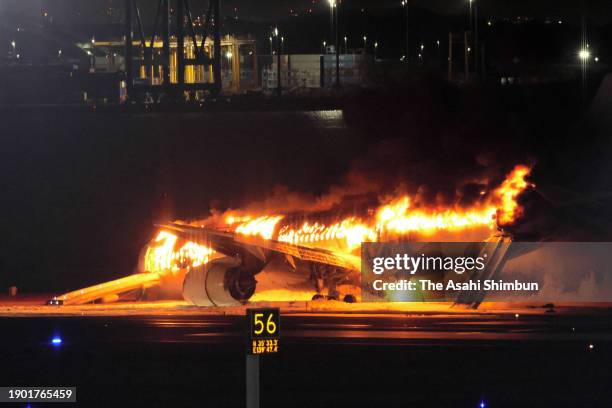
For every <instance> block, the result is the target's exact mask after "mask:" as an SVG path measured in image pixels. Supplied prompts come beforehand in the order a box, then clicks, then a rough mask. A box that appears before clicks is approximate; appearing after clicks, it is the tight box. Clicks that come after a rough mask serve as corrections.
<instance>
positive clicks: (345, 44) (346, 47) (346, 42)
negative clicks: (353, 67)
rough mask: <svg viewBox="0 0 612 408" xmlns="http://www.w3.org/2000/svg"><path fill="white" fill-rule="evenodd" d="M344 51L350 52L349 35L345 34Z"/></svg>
mask: <svg viewBox="0 0 612 408" xmlns="http://www.w3.org/2000/svg"><path fill="white" fill-rule="evenodd" d="M344 53H345V54H348V37H347V36H344Z"/></svg>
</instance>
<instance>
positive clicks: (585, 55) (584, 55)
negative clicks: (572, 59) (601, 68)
mask: <svg viewBox="0 0 612 408" xmlns="http://www.w3.org/2000/svg"><path fill="white" fill-rule="evenodd" d="M578 58H580V60H581V61H583V62H587V61H588V60H590V59H591V52H590V51H589V50H588V49H586V48H584V49H582V50H580V51H579V52H578Z"/></svg>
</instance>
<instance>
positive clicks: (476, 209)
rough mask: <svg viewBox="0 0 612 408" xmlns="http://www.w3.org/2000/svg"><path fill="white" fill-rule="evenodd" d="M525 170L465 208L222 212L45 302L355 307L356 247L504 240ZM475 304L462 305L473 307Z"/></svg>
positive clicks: (166, 231)
mask: <svg viewBox="0 0 612 408" xmlns="http://www.w3.org/2000/svg"><path fill="white" fill-rule="evenodd" d="M530 172H531V168H530V167H529V166H525V165H517V166H516V167H515V168H514V169H513V170H512V171H511V172H510V173H509V174H508V175H507V176H506V178H505V179H504V180H503V181H502V182H501V184H500V185H498V186H497V187H496V188H493V189H491V190H489V191H486V190H482V191H480V192H479V198H478V199H477V200H476V201H475V202H474V203H472V204H471V205H469V206H468V207H460V206H448V205H446V206H444V205H439V206H423V205H416V204H415V203H414V201H413V199H412V198H411V197H410V196H409V195H397V196H394V197H391V198H383V199H381V198H376V199H375V200H374V201H371V200H370V201H368V200H364V201H362V202H360V203H359V204H353V205H352V208H351V211H350V212H346V211H344V212H342V211H329V210H328V211H322V212H304V211H300V212H297V213H295V212H287V213H283V212H276V213H270V214H266V213H256V212H245V211H226V212H224V213H222V214H216V215H213V216H211V217H209V218H207V219H204V220H201V221H196V222H178V221H177V222H174V223H169V224H162V225H158V226H157V231H156V232H155V234H154V237H153V239H152V241H151V242H150V243H149V244H148V245H147V246H146V248H145V249H144V250H143V254H142V256H141V262H140V266H139V273H136V274H134V275H131V276H128V277H126V278H122V279H118V280H115V281H111V282H107V283H102V284H99V285H95V286H92V287H89V288H84V289H80V290H77V291H73V292H70V293H66V294H64V295H61V296H57V297H55V298H53V299H52V300H51V301H50V302H49V303H50V304H56V305H59V304H64V305H71V304H84V303H90V302H98V301H101V302H112V301H116V300H119V299H123V298H128V297H129V296H132V297H133V295H134V294H137V297H140V296H143V295H146V294H147V293H150V292H151V291H157V292H158V293H160V294H161V295H163V296H167V297H176V298H180V297H182V298H184V299H185V300H187V301H188V302H190V303H192V304H194V305H197V306H227V305H239V304H243V303H245V302H247V301H249V300H254V299H255V300H257V299H258V293H259V292H260V291H261V290H263V289H262V288H267V289H268V290H269V293H275V290H276V291H284V292H288V293H300V294H302V298H303V296H308V297H309V298H312V299H313V300H316V299H333V300H344V301H346V302H354V301H356V300H358V299H359V297H360V293H359V290H360V289H359V288H360V266H361V265H360V262H361V261H360V246H361V243H362V242H399V241H406V240H408V241H438V242H440V241H455V242H468V241H471V242H487V243H490V245H497V244H498V243H501V242H508V241H510V240H511V239H512V237H511V235H510V234H509V233H508V232H507V230H506V228H507V227H509V226H512V225H513V224H514V223H515V222H516V221H517V220H518V219H519V218H520V217H521V215H522V211H523V209H522V207H521V205H520V204H519V196H520V195H521V194H522V193H523V192H524V191H525V190H527V189H529V188H530V187H532V185H531V184H530V183H529V182H528V181H527V177H528V176H529V174H530ZM349 207H351V206H349ZM498 258H499V259H497V260H496V262H495V263H494V266H493V270H491V271H489V272H488V273H489V274H494V273H495V271H496V270H499V268H500V267H501V266H503V263H504V259H505V254H498ZM304 294H305V295H304ZM289 296H291V295H289ZM269 300H272V299H269ZM283 300H289V299H283ZM481 300H482V299H473V298H471V299H462V302H463V303H468V304H473V305H474V304H475V305H476V306H477V304H478V303H479V302H480V301H481Z"/></svg>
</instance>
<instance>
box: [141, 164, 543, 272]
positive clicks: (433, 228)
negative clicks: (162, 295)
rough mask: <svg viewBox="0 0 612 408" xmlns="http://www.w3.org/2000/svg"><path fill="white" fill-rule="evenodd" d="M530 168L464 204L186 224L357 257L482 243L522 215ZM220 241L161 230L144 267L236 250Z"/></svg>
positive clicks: (194, 262) (183, 264)
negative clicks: (392, 245)
mask: <svg viewBox="0 0 612 408" xmlns="http://www.w3.org/2000/svg"><path fill="white" fill-rule="evenodd" d="M530 171H531V169H530V168H529V167H528V166H524V165H518V166H516V167H515V168H514V169H513V170H512V172H510V173H509V174H508V176H507V177H506V178H505V180H504V181H503V182H502V183H501V185H500V186H499V187H498V188H496V189H494V190H493V191H491V192H490V193H486V192H483V194H482V195H483V197H482V199H481V200H480V201H478V202H477V203H476V204H474V205H472V206H470V207H469V208H460V207H431V208H423V207H415V206H413V205H412V201H411V199H410V197H408V196H400V197H397V198H395V199H393V200H390V201H388V202H386V203H384V204H381V205H379V206H377V207H376V208H373V209H371V210H370V211H367V213H368V215H366V216H363V215H362V216H354V215H351V216H348V217H344V218H342V219H338V220H335V221H333V222H329V221H327V222H325V221H322V220H320V219H309V217H308V214H304V215H303V216H302V217H301V218H302V219H303V221H301V222H300V223H297V224H296V222H295V221H294V220H293V219H292V218H291V217H289V216H287V215H284V214H248V213H244V212H240V211H230V212H227V213H226V214H225V215H224V216H223V217H222V219H221V220H219V218H218V217H217V218H215V219H209V220H204V221H202V222H197V223H192V224H186V225H185V226H190V227H199V228H205V229H207V230H209V231H213V230H214V231H218V232H219V233H221V232H224V233H227V234H231V235H228V236H236V237H239V236H244V237H252V238H256V239H258V240H260V242H262V241H274V242H278V243H286V244H289V245H293V246H296V247H304V248H317V249H322V250H331V251H334V252H336V253H338V252H341V253H344V254H347V255H359V253H358V252H359V248H360V245H361V243H362V242H373V241H394V240H402V239H404V240H405V239H410V240H425V241H429V240H438V241H458V240H462V241H485V240H487V238H489V237H490V236H491V235H492V234H494V233H495V232H496V231H497V230H498V229H499V228H503V227H504V226H507V225H510V224H512V223H514V222H515V220H516V219H517V218H518V217H520V216H521V215H522V208H521V206H520V205H519V203H518V197H519V195H520V194H521V193H522V192H523V191H525V189H527V188H528V187H529V186H530V184H529V182H528V181H527V180H526V178H527V176H528V175H529V173H530ZM328 218H329V217H328ZM175 225H178V224H175ZM222 241H223V240H222ZM223 242H225V244H224V245H225V248H223V245H221V246H220V245H219V244H216V245H215V246H216V247H217V248H213V247H211V245H207V244H206V242H205V240H204V242H203V241H201V240H199V239H198V240H185V239H182V238H181V239H179V237H178V236H177V235H176V233H173V232H172V231H170V230H169V229H163V228H162V229H161V230H160V232H159V233H158V235H157V236H156V237H155V238H154V240H153V242H152V243H151V245H150V246H149V248H148V249H147V251H146V254H145V262H144V265H145V271H147V272H155V273H160V274H162V275H163V274H169V273H170V274H172V273H176V272H177V271H180V270H185V269H189V268H193V267H197V266H199V265H202V264H205V263H207V262H208V261H209V260H210V259H212V258H214V257H215V254H216V253H217V252H219V251H221V253H222V254H225V255H229V254H234V253H236V252H237V251H238V249H237V248H235V247H232V245H231V244H229V242H231V239H229V240H228V239H226V240H225V241H223ZM217 256H218V255H217Z"/></svg>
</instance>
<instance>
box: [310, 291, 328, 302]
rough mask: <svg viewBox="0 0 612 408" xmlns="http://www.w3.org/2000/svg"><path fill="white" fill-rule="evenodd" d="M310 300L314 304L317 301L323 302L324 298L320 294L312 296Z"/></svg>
mask: <svg viewBox="0 0 612 408" xmlns="http://www.w3.org/2000/svg"><path fill="white" fill-rule="evenodd" d="M312 300H313V302H315V301H317V300H325V296H323V295H322V294H320V293H317V294H316V295H314V296H313V297H312Z"/></svg>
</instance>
